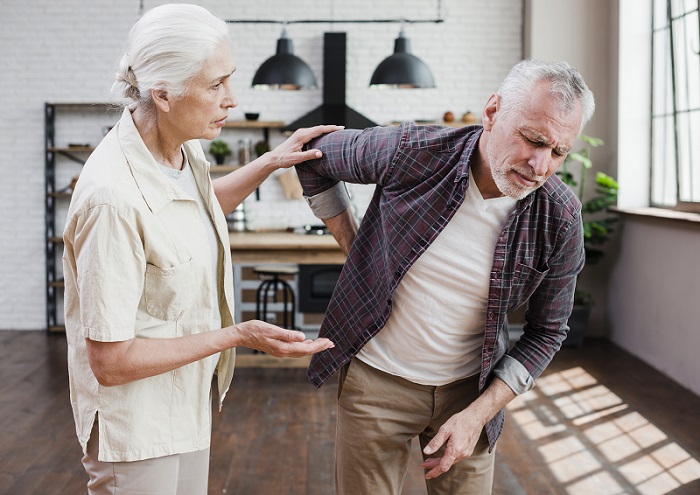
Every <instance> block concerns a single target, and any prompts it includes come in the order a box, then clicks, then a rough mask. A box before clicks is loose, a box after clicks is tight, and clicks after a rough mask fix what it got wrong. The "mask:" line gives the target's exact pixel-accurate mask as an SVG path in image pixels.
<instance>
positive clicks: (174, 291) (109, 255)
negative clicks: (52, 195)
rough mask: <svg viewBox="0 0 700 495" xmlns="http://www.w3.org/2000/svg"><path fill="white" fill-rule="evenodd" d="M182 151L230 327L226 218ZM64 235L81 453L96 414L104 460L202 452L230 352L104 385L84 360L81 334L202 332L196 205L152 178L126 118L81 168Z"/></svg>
mask: <svg viewBox="0 0 700 495" xmlns="http://www.w3.org/2000/svg"><path fill="white" fill-rule="evenodd" d="M184 149H185V153H186V154H187V157H188V160H189V162H190V164H191V166H192V170H193V173H194V177H195V180H196V182H197V186H198V187H199V189H200V191H201V193H202V197H203V198H204V203H205V205H206V207H207V210H208V212H209V214H210V215H211V216H212V218H213V220H214V225H215V227H216V231H217V234H218V235H217V237H218V241H219V242H220V243H221V246H220V249H219V253H221V254H220V259H219V260H218V273H219V274H223V277H221V276H219V277H218V283H217V284H216V286H217V287H218V298H217V299H218V301H219V311H220V315H221V321H222V325H223V326H228V325H232V324H233V316H232V315H233V274H232V268H231V253H230V248H229V241H228V229H227V225H226V220H225V217H224V215H223V212H222V211H221V208H220V206H219V203H218V201H217V200H216V197H215V196H214V192H213V186H212V183H211V179H210V177H209V163H208V162H207V161H206V159H205V156H204V152H203V150H202V148H201V145H200V144H199V141H196V140H195V141H190V142H187V143H185V145H184ZM63 238H64V242H65V251H64V255H63V268H64V276H65V321H66V337H67V339H68V366H69V376H70V392H71V403H72V406H73V414H74V418H75V424H76V431H77V434H78V439H79V440H80V444H81V445H82V447H83V451H85V450H86V447H87V442H88V439H89V438H90V432H91V430H92V426H93V423H94V421H95V414H97V416H98V420H99V434H100V438H99V460H101V461H106V462H119V461H135V460H141V459H147V458H152V457H160V456H166V455H171V454H176V453H183V452H192V451H196V450H201V449H205V448H208V447H209V444H210V437H211V412H210V404H211V402H210V398H211V395H210V393H211V384H212V377H213V373H214V370H215V368H216V370H217V373H218V384H219V397H220V403H219V407H221V401H223V399H224V396H225V395H226V392H227V390H228V387H229V385H230V383H231V378H232V376H233V367H234V361H235V352H234V350H226V351H224V352H222V353H220V355H215V356H212V357H210V358H208V359H203V360H201V361H197V362H195V363H192V364H189V365H187V366H183V367H181V368H178V369H176V370H174V371H171V372H168V373H163V374H161V375H157V376H153V377H150V378H145V379H142V380H137V381H134V382H131V383H128V384H125V385H119V386H114V387H103V386H101V385H100V384H99V383H98V382H97V380H96V379H95V376H94V375H93V373H92V370H91V368H90V364H89V362H88V357H87V350H86V344H85V338H86V337H87V338H90V339H92V340H97V341H101V342H116V341H124V340H129V339H133V338H144V339H159V338H172V337H181V336H185V335H190V334H196V333H201V332H207V331H209V330H211V328H210V322H211V314H212V311H214V308H213V306H212V300H213V299H212V297H211V295H212V294H211V291H212V286H213V284H211V283H210V281H211V277H214V276H215V274H213V273H212V263H211V252H210V247H209V241H208V238H207V233H206V230H205V225H204V224H203V222H202V218H201V215H200V213H199V211H198V205H197V202H196V201H195V200H193V199H192V198H190V197H188V196H187V195H185V194H184V193H183V192H182V191H180V190H178V189H177V188H176V187H174V185H173V184H172V183H171V181H170V180H169V179H168V178H167V177H165V175H164V174H163V173H162V172H161V171H160V170H159V168H158V164H157V163H156V162H155V160H154V159H153V157H152V155H151V154H150V152H149V151H148V149H147V148H146V145H145V144H144V142H143V140H142V139H141V136H140V135H139V133H138V131H137V129H136V126H135V125H134V122H133V120H132V118H131V114H130V112H129V110H128V109H126V110H125V111H124V114H123V115H122V117H121V119H120V121H119V123H118V124H117V125H116V126H115V127H114V129H112V131H111V132H110V133H109V134H108V135H107V136H106V137H105V138H104V140H103V141H102V143H100V145H99V146H98V147H97V149H96V150H95V151H94V152H93V153H92V155H91V156H90V158H89V159H88V161H87V163H86V164H85V167H84V168H83V171H82V173H81V174H80V179H79V181H78V184H77V186H76V189H75V191H74V194H73V197H72V200H71V204H70V208H69V211H68V219H67V224H66V228H65V231H64V234H63ZM217 358H218V361H217Z"/></svg>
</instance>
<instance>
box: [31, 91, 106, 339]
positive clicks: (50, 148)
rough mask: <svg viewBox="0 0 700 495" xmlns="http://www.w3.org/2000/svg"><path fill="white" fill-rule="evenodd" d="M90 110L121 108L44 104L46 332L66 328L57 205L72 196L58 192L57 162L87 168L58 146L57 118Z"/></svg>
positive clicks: (83, 150) (84, 149)
mask: <svg viewBox="0 0 700 495" xmlns="http://www.w3.org/2000/svg"><path fill="white" fill-rule="evenodd" d="M70 107H74V108H83V109H85V108H91V109H104V110H110V109H113V110H117V109H118V107H117V106H115V105H113V104H110V103H48V102H46V103H44V188H45V191H44V192H45V207H44V236H45V237H44V242H45V243H46V244H45V253H46V261H45V263H46V330H47V331H49V332H60V331H63V330H64V327H63V325H61V324H59V322H58V294H59V292H60V290H61V288H62V287H63V281H62V280H61V279H60V278H59V276H58V262H57V256H58V252H57V248H56V247H57V246H58V245H59V244H61V243H62V242H63V240H62V236H61V235H57V233H56V201H57V200H58V198H60V197H62V196H66V197H68V196H69V193H68V192H67V190H68V189H69V187H66V188H64V189H60V190H57V189H56V165H57V163H56V158H57V156H58V155H61V156H64V157H66V158H68V159H69V160H71V161H74V162H77V163H79V164H81V165H82V164H84V163H85V160H84V159H82V158H80V157H78V156H75V155H74V154H73V153H71V151H70V150H67V149H61V148H58V147H57V146H56V141H55V136H56V118H57V115H56V113H57V111H58V110H59V109H60V108H70ZM91 151H92V148H90V147H77V148H76V150H75V152H78V153H89V152H91Z"/></svg>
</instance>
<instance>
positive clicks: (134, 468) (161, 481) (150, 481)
mask: <svg viewBox="0 0 700 495" xmlns="http://www.w3.org/2000/svg"><path fill="white" fill-rule="evenodd" d="M98 438H99V433H98V427H97V422H95V426H93V427H92V433H91V434H90V440H89V441H88V445H87V453H86V454H85V455H84V456H83V459H82V461H83V466H84V467H85V471H86V472H87V473H88V476H90V480H89V481H88V485H87V486H88V495H207V485H208V480H209V449H206V450H198V451H196V452H188V453H186V454H175V455H169V456H165V457H156V458H153V459H145V460H143V461H133V462H101V461H98V460H97V451H98V440H97V439H98Z"/></svg>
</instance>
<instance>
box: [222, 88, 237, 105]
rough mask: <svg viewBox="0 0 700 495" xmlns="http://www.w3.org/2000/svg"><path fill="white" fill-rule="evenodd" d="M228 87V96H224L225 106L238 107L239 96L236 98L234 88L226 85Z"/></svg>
mask: <svg viewBox="0 0 700 495" xmlns="http://www.w3.org/2000/svg"><path fill="white" fill-rule="evenodd" d="M226 87H227V90H228V91H227V93H226V97H225V98H224V101H223V106H225V107H226V108H236V107H237V106H238V98H236V95H235V94H234V93H233V89H231V86H228V85H227V86H226Z"/></svg>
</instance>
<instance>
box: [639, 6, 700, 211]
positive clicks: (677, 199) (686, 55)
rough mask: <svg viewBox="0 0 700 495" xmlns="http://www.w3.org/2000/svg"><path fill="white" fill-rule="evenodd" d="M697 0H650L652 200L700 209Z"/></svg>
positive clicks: (699, 31) (699, 19)
mask: <svg viewBox="0 0 700 495" xmlns="http://www.w3.org/2000/svg"><path fill="white" fill-rule="evenodd" d="M699 4H700V0H654V1H653V20H652V23H653V25H652V29H653V36H652V103H651V111H652V116H651V122H652V129H651V145H652V148H651V160H652V166H651V202H652V205H653V206H659V207H667V208H676V209H681V210H687V211H697V212H700V16H699V15H698V8H699Z"/></svg>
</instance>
